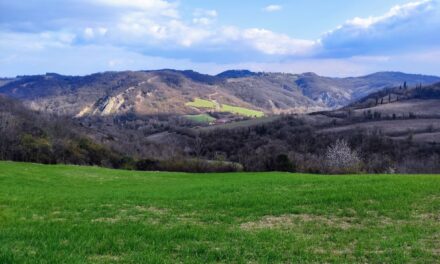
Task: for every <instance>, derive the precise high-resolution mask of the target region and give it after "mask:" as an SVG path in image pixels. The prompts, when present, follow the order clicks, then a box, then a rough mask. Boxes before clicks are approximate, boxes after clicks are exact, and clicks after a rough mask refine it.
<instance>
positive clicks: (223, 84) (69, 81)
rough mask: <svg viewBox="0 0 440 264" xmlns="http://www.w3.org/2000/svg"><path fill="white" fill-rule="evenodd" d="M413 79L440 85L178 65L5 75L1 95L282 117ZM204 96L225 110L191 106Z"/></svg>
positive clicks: (104, 107)
mask: <svg viewBox="0 0 440 264" xmlns="http://www.w3.org/2000/svg"><path fill="white" fill-rule="evenodd" d="M405 81H406V82H407V84H408V85H410V86H415V85H418V84H419V83H422V84H423V85H426V84H431V83H434V82H439V81H440V78H439V77H434V76H423V75H411V74H403V73H393V72H383V73H377V74H373V75H368V76H364V77H356V78H328V77H321V76H318V75H316V74H313V73H305V74H283V73H253V72H250V71H226V72H224V73H221V74H219V75H217V76H211V75H206V74H200V73H197V72H194V71H176V70H158V71H138V72H106V73H98V74H92V75H88V76H83V77H80V76H62V75H58V74H53V73H48V74H46V75H38V76H18V77H16V78H15V79H7V80H6V79H5V81H1V82H0V93H1V94H4V95H7V96H9V97H12V98H16V99H19V100H21V101H23V102H24V104H25V105H26V106H28V107H29V108H31V109H34V110H39V111H44V112H51V113H57V114H61V115H68V116H77V117H83V116H90V115H98V116H112V115H122V114H127V113H134V114H138V115H153V114H177V115H198V114H204V113H208V112H215V111H217V110H219V109H225V108H223V107H222V106H223V105H226V106H230V107H238V108H240V109H245V111H240V112H238V113H237V112H235V113H234V112H233V111H232V112H233V114H236V115H241V113H246V112H248V111H257V112H262V113H265V114H279V113H304V112H313V111H318V110H325V109H334V108H338V107H342V106H345V105H347V104H349V103H350V102H353V101H356V100H358V99H360V98H362V97H364V96H366V95H367V94H369V93H372V92H376V91H379V90H381V89H383V88H387V87H394V86H397V85H401V84H403V82H405ZM198 98H199V99H202V100H207V101H210V102H211V103H213V104H216V105H218V107H214V108H209V109H207V108H203V107H194V106H191V105H188V103H190V102H193V101H194V100H196V99H198ZM230 107H229V109H231V108H230ZM226 109H228V107H226ZM232 109H233V108H232ZM224 111H226V112H227V111H231V110H224ZM245 116H246V115H245Z"/></svg>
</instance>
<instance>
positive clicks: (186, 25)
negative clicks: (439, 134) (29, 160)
mask: <svg viewBox="0 0 440 264" xmlns="http://www.w3.org/2000/svg"><path fill="white" fill-rule="evenodd" d="M180 5H181V2H171V1H166V0H131V1H125V0H88V1H86V0H65V1H63V4H62V5H60V4H59V2H58V1H55V0H38V1H2V2H1V4H0V10H2V11H0V12H1V16H0V64H1V65H0V75H3V76H6V75H11V74H14V73H16V72H19V71H29V66H26V65H34V66H35V67H38V65H41V66H40V68H41V70H47V69H48V68H50V69H51V70H52V71H58V67H59V63H55V62H57V61H65V62H67V61H68V60H67V59H64V60H63V59H61V57H63V56H65V57H69V58H71V62H70V63H71V64H72V66H71V67H70V69H71V70H68V69H69V67H68V66H65V67H62V68H63V69H66V70H65V72H68V73H75V72H80V71H78V66H77V67H75V66H74V65H73V64H74V63H77V61H78V59H74V57H75V56H86V55H88V54H95V56H87V57H84V58H87V60H90V64H91V65H94V66H93V67H92V66H91V67H89V68H90V70H91V71H102V70H112V69H123V67H124V66H125V67H126V68H127V69H138V68H141V65H147V66H151V67H152V68H160V66H162V65H164V67H174V68H179V67H181V68H182V67H188V68H194V69H202V70H201V71H203V72H210V71H211V72H212V71H215V70H219V69H223V68H225V67H234V65H235V66H237V67H239V66H248V68H251V69H258V68H259V69H264V70H270V69H269V68H270V67H273V70H281V71H283V70H282V67H281V65H285V70H284V71H293V70H295V71H301V70H300V69H301V67H303V68H304V70H303V71H308V70H312V71H313V69H311V68H313V67H316V68H317V69H321V70H315V71H317V72H319V73H322V72H326V73H327V74H330V75H345V74H356V72H357V73H359V74H361V73H363V72H365V71H368V70H370V69H372V70H374V69H388V68H393V67H395V68H397V69H396V70H399V69H401V67H402V66H401V62H403V61H408V60H409V59H408V58H414V60H417V58H427V54H437V52H439V51H440V34H438V32H440V12H439V7H438V3H437V1H435V0H421V1H416V2H410V3H407V4H404V5H399V6H395V7H392V8H391V9H390V10H389V11H388V12H386V13H385V14H383V15H381V16H375V17H374V16H372V17H364V18H360V17H354V18H353V19H350V20H348V21H346V22H345V23H343V24H342V25H340V26H338V27H337V28H334V29H330V30H329V31H328V32H326V33H323V34H322V35H321V36H320V37H319V38H317V39H301V38H295V37H294V36H289V35H287V34H283V33H280V32H273V31H271V30H269V29H266V28H257V27H256V28H240V27H237V26H234V25H222V24H219V22H218V17H220V16H221V14H219V13H218V12H217V11H216V10H210V9H208V10H207V9H201V8H197V9H194V10H193V11H192V13H190V17H188V16H185V15H184V14H182V7H181V6H180ZM281 9H282V7H281V6H279V5H269V6H266V7H265V8H264V10H265V11H268V12H274V11H280V10H281ZM63 51H64V52H63ZM91 51H93V52H91ZM70 54H75V56H73V55H72V56H70ZM124 54H125V55H124ZM410 56H411V57H410ZM124 57H125V58H127V57H128V58H131V61H130V60H128V59H122V58H124ZM149 60H150V61H155V62H157V63H158V62H159V61H160V63H158V65H157V66H156V67H154V65H151V63H148V61H149ZM399 62H400V63H399ZM51 63H53V66H52V67H51V66H50V65H51ZM166 63H169V65H168V66H167V65H165V64H166ZM420 63H422V62H421V61H420ZM435 63H436V62H431V61H428V62H426V64H428V65H436V64H435ZM332 65H333V66H332ZM342 65H344V66H347V67H350V69H344V67H342ZM399 65H400V66H399ZM147 66H146V67H147ZM396 66H398V67H396ZM437 66H438V65H437ZM325 67H329V68H330V69H333V70H325V69H324V68H325ZM399 67H400V68H399ZM203 69H204V70H203ZM433 69H434V67H432V68H430V70H428V71H433ZM353 71H356V72H353ZM32 73H33V72H32ZM81 73H82V72H81ZM429 73H434V72H429ZM438 74H440V72H438Z"/></svg>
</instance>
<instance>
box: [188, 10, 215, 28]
mask: <svg viewBox="0 0 440 264" xmlns="http://www.w3.org/2000/svg"><path fill="white" fill-rule="evenodd" d="M217 16H218V13H217V11H216V10H206V9H200V8H199V9H196V10H195V11H194V12H193V20H192V21H193V23H194V24H196V25H201V26H209V25H211V24H213V23H214V22H215V21H216V18H217Z"/></svg>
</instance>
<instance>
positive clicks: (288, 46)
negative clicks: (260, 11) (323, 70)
mask: <svg viewBox="0 0 440 264" xmlns="http://www.w3.org/2000/svg"><path fill="white" fill-rule="evenodd" d="M242 36H243V39H244V40H246V41H247V42H248V44H249V45H251V46H253V47H254V48H255V49H257V50H258V51H260V52H262V53H265V54H269V55H306V54H309V53H310V52H312V51H313V50H314V48H315V47H316V45H317V43H316V42H315V41H310V40H303V39H293V38H290V37H289V36H287V35H284V34H277V33H274V32H272V31H269V30H266V29H258V28H253V29H247V30H244V31H243V35H242Z"/></svg>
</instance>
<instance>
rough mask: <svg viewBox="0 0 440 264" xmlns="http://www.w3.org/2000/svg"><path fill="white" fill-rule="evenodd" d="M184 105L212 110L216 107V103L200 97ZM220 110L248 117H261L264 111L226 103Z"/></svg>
mask: <svg viewBox="0 0 440 264" xmlns="http://www.w3.org/2000/svg"><path fill="white" fill-rule="evenodd" d="M186 106H191V107H195V108H210V109H213V110H216V107H217V105H216V103H214V102H213V101H209V100H204V99H200V98H195V99H194V101H193V102H188V103H186ZM220 111H221V112H227V113H233V114H237V115H242V116H248V117H263V116H264V113H263V112H261V111H257V110H252V109H248V108H244V107H238V106H232V105H227V104H222V105H221V109H220Z"/></svg>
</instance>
